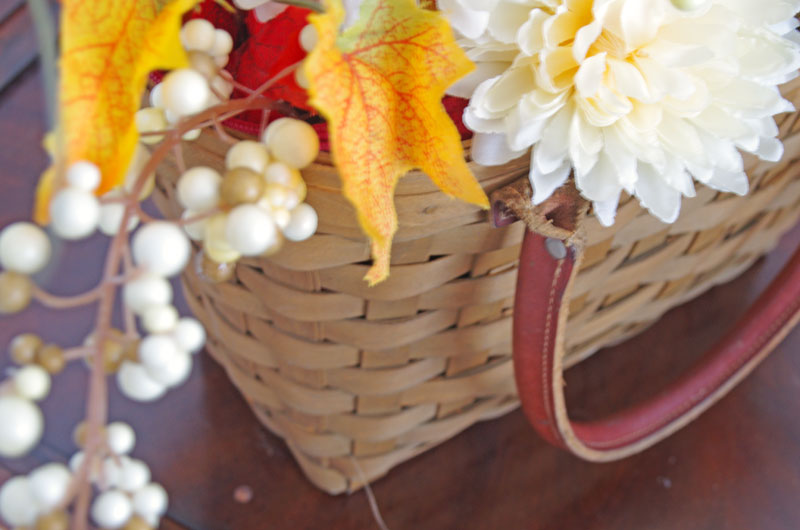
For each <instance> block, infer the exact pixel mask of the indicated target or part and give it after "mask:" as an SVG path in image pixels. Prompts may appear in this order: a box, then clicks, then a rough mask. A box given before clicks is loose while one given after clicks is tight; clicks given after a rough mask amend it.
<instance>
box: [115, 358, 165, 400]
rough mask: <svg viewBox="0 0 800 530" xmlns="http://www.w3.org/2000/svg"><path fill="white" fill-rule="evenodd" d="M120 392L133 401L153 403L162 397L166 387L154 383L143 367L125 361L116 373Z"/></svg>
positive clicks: (156, 382)
mask: <svg viewBox="0 0 800 530" xmlns="http://www.w3.org/2000/svg"><path fill="white" fill-rule="evenodd" d="M117 385H119V389H120V391H121V392H122V393H123V394H124V395H125V396H126V397H128V398H129V399H132V400H134V401H153V400H156V399H158V398H160V397H161V396H163V395H164V392H166V391H167V387H166V386H164V385H162V384H161V383H159V382H158V381H154V380H153V378H152V377H150V375H148V373H147V370H145V368H144V366H142V365H141V364H139V363H132V362H130V361H125V362H123V363H122V366H120V368H119V371H118V372H117Z"/></svg>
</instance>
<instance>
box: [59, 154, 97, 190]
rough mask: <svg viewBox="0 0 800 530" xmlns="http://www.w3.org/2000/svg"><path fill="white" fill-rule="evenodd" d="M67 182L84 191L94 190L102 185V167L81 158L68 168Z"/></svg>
mask: <svg viewBox="0 0 800 530" xmlns="http://www.w3.org/2000/svg"><path fill="white" fill-rule="evenodd" d="M66 177H67V182H68V183H69V185H70V186H73V187H75V188H78V189H81V190H83V191H89V192H93V191H94V190H96V189H97V187H98V186H100V179H101V175H100V168H98V167H97V166H96V165H94V164H92V163H91V162H89V161H86V160H79V161H78V162H75V163H73V164H72V165H70V166H69V167H68V168H67V174H66Z"/></svg>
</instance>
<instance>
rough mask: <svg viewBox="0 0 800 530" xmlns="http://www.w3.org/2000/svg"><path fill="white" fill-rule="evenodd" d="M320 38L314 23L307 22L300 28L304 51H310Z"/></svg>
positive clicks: (301, 44) (301, 45)
mask: <svg viewBox="0 0 800 530" xmlns="http://www.w3.org/2000/svg"><path fill="white" fill-rule="evenodd" d="M318 40H319V36H318V35H317V28H315V27H314V26H313V25H311V24H306V25H305V26H304V27H303V29H301V30H300V47H301V48H303V50H304V51H306V52H310V51H311V50H313V49H314V46H316V45H317V41H318Z"/></svg>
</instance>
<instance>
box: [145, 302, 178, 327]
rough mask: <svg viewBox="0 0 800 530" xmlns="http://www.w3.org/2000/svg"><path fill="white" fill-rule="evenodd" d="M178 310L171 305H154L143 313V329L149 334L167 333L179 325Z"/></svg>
mask: <svg viewBox="0 0 800 530" xmlns="http://www.w3.org/2000/svg"><path fill="white" fill-rule="evenodd" d="M178 317H179V315H178V310H177V309H175V307H174V306H171V305H153V306H150V307H148V308H147V309H145V310H144V312H143V313H142V327H143V328H144V329H145V331H147V332H148V333H167V332H168V331H172V330H173V329H174V328H175V326H176V325H177V324H178Z"/></svg>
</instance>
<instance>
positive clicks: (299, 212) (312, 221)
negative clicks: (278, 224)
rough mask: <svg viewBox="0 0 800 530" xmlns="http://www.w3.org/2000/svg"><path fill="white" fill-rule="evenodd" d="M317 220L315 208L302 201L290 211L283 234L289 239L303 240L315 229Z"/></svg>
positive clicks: (312, 233)
mask: <svg viewBox="0 0 800 530" xmlns="http://www.w3.org/2000/svg"><path fill="white" fill-rule="evenodd" d="M318 222H319V219H318V217H317V212H316V210H314V208H313V207H311V205H309V204H305V203H303V204H301V205H299V206H297V207H296V208H295V209H294V210H292V211H291V216H290V218H289V224H288V225H287V226H286V228H284V230H283V235H285V236H286V239H289V240H291V241H304V240H306V239H308V238H309V237H311V236H312V235H314V232H316V231H317V223H318Z"/></svg>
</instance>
